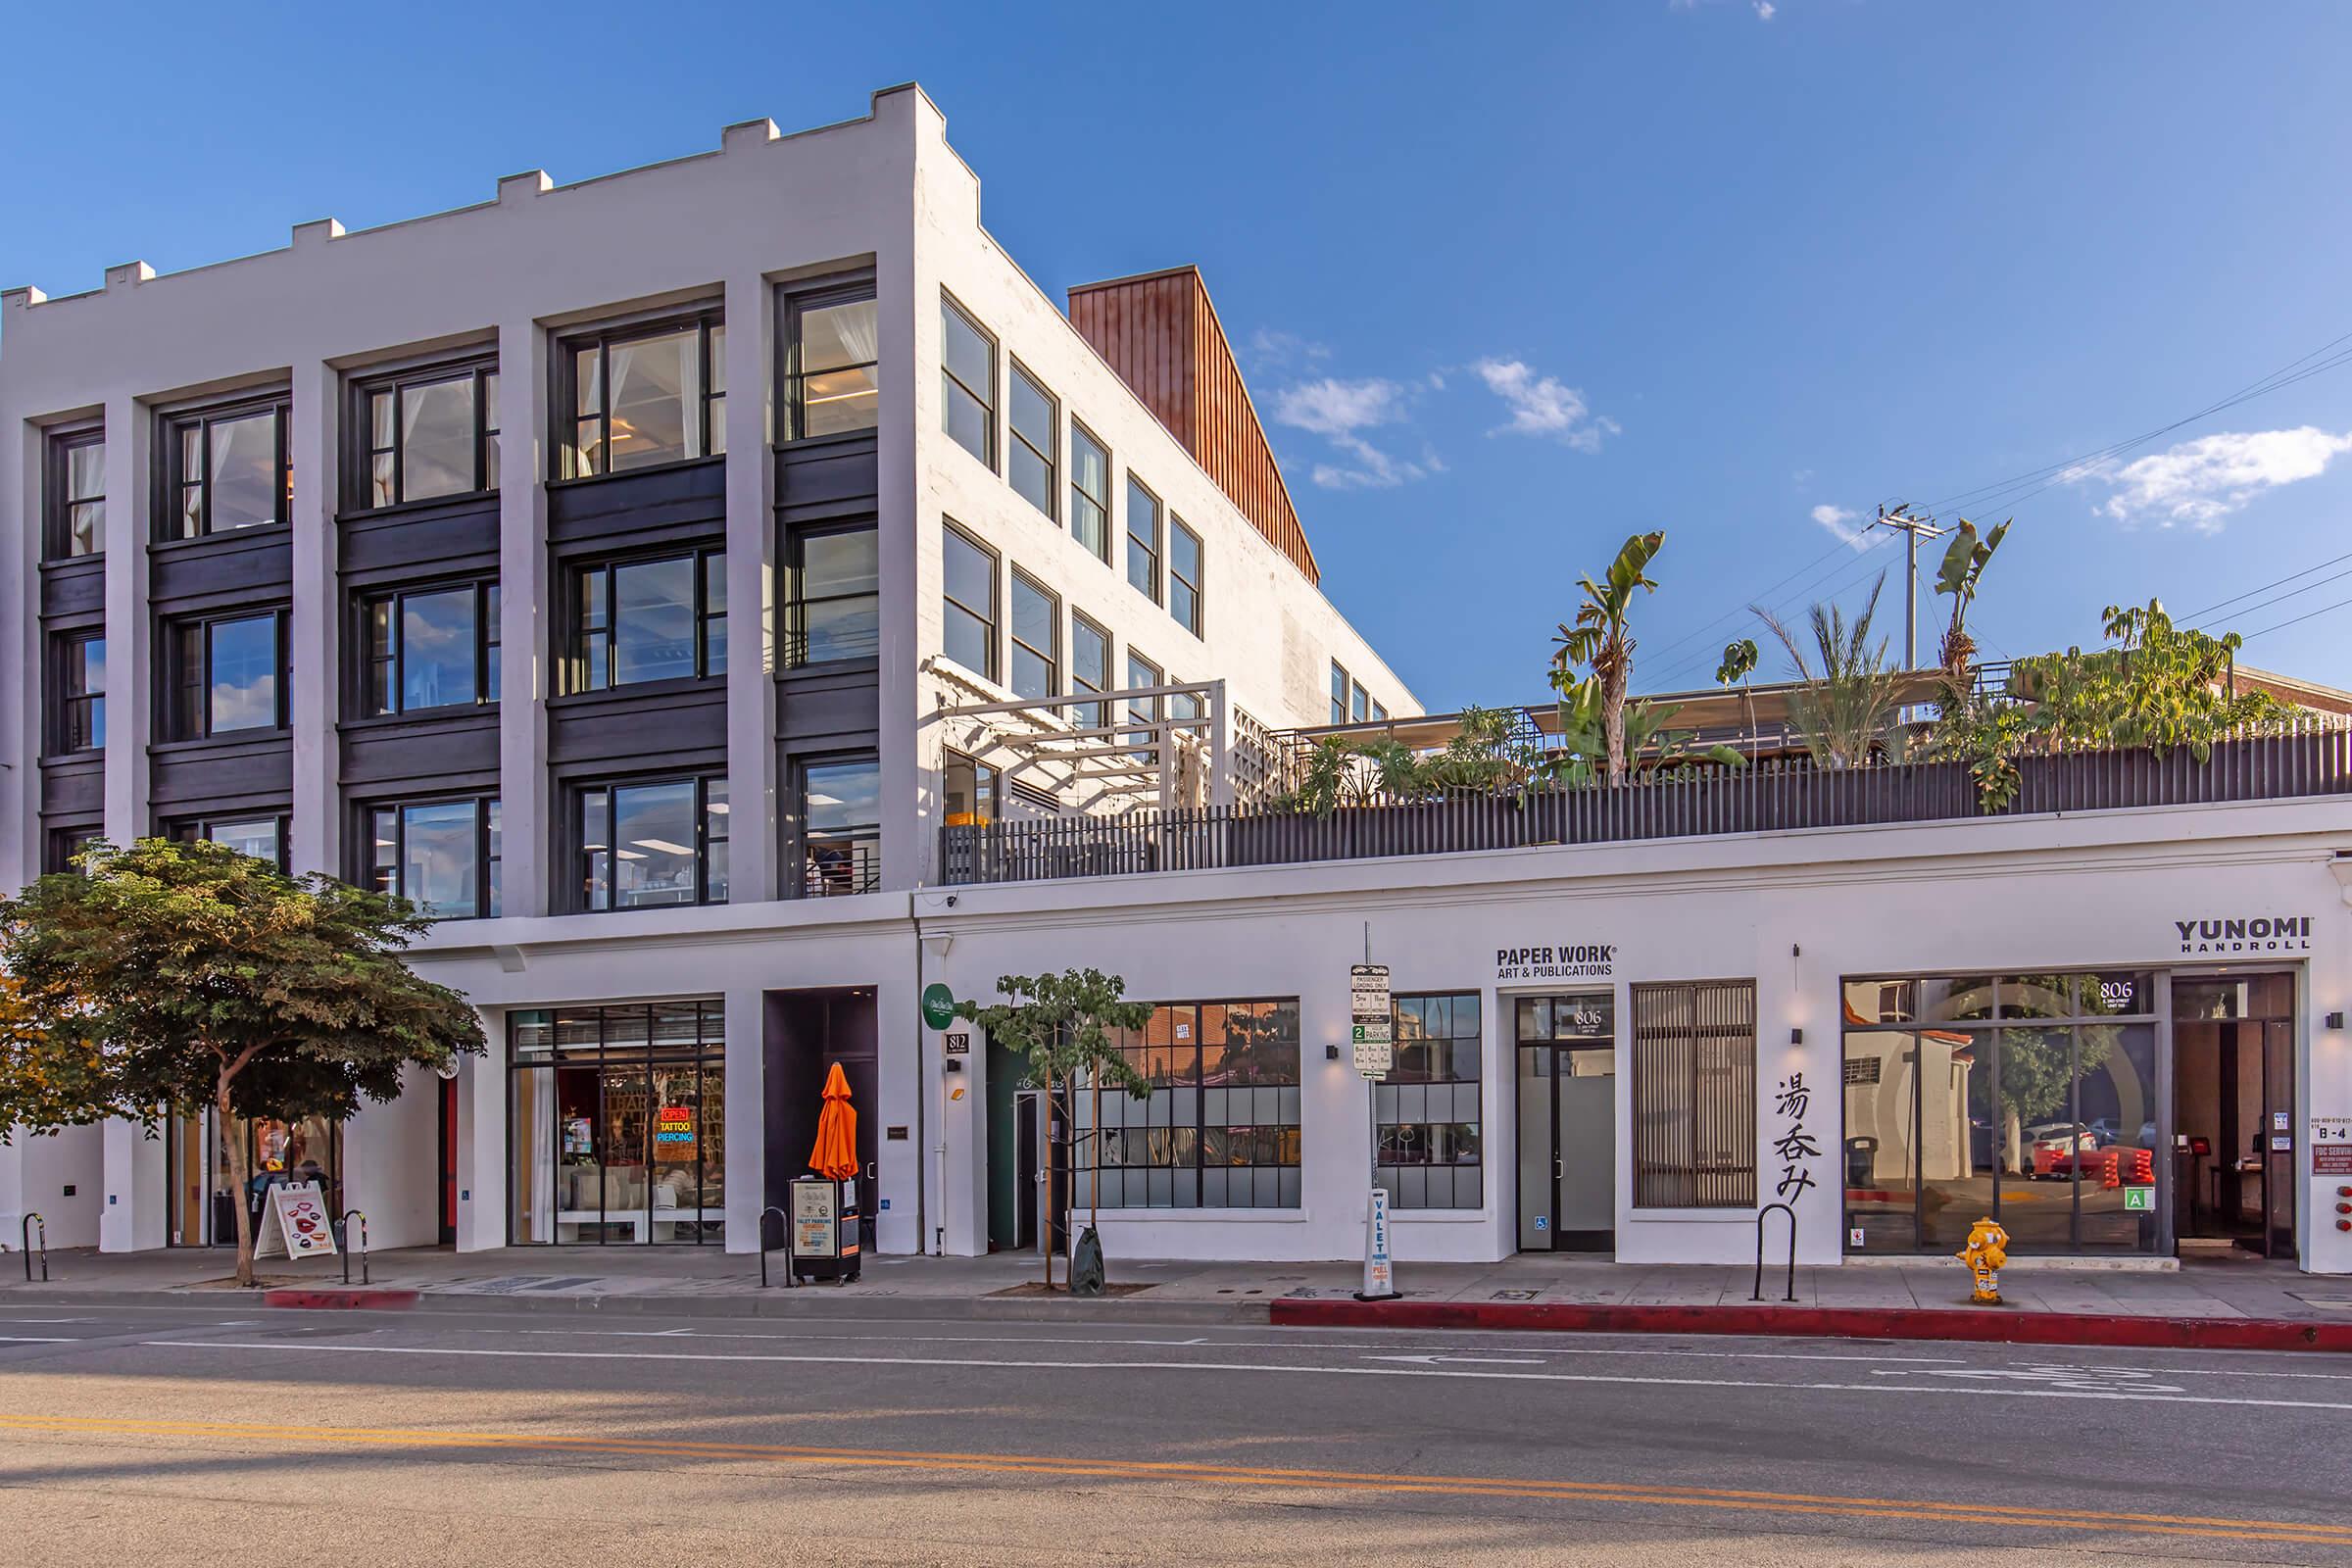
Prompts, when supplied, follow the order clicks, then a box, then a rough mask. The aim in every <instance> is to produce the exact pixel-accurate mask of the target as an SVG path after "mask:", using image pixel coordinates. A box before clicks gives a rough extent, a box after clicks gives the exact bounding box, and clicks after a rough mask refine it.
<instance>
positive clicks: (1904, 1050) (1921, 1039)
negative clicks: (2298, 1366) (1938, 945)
mask: <svg viewBox="0 0 2352 1568" xmlns="http://www.w3.org/2000/svg"><path fill="white" fill-rule="evenodd" d="M2155 1006H2156V1002H2155V984H2154V977H2153V976H2151V975H2149V974H2147V973H2146V972H2144V971H2136V970H2130V971H2103V972H2091V973H2052V974H2015V975H1999V976H1993V975H1962V976H1936V977H1928V976H1895V977H1882V978H1872V979H1859V980H1848V981H1846V982H1845V986H1844V1003H1843V1009H1842V1010H1843V1016H1844V1040H1845V1054H1844V1086H1845V1095H1844V1100H1845V1128H1844V1136H1843V1144H1842V1147H1841V1149H1840V1161H1841V1167H1842V1168H1841V1185H1842V1187H1843V1189H1844V1192H1845V1225H1846V1250H1848V1251H1849V1252H1931V1253H1933V1252H1950V1251H1955V1250H1958V1249H1959V1248H1960V1246H1961V1245H1962V1244H1963V1243H1965V1242H1966V1241H1967V1239H1968V1230H1969V1227H1970V1225H1972V1224H1973V1223H1975V1222H1976V1221H1977V1220H1978V1219H1980V1218H1984V1217H1986V1216H1989V1217H1991V1218H1994V1219H1997V1220H1999V1221H2000V1223H2001V1226H2002V1228H2003V1229H2005V1230H2007V1231H2008V1233H2009V1246H2010V1250H2011V1251H2013V1252H2018V1253H2035V1252H2040V1253H2051V1252H2153V1251H2155V1250H2157V1248H2158V1246H2159V1245H2160V1243H2159V1231H2158V1224H2157V1213H2158V1210H2157V1198H2158V1193H2159V1190H2160V1187H2161V1185H2162V1184H2163V1183H2165V1182H2166V1180H2167V1176H2166V1174H2165V1170H2164V1164H2165V1162H2164V1161H2163V1160H2162V1159H2161V1158H2160V1154H2161V1146H2160V1144H2159V1141H2158V1140H2159V1128H2158V1121H2159V1120H2160V1117H2159V1112H2158V1100H2157V1079H2156V1020H2155V1017H2154V1013H2155Z"/></svg>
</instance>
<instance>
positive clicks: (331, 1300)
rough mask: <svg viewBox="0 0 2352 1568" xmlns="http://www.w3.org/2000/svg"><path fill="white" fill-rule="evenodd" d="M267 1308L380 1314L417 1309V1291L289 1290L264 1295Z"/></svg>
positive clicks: (330, 1287)
mask: <svg viewBox="0 0 2352 1568" xmlns="http://www.w3.org/2000/svg"><path fill="white" fill-rule="evenodd" d="M262 1304H263V1305H264V1306H318V1307H343V1308H348V1309H356V1310H362V1311H376V1312H380V1311H383V1310H386V1309H387V1308H399V1307H408V1306H415V1305H416V1304H417V1293H416V1292H415V1291H393V1290H382V1291H379V1290H368V1289H362V1288H359V1287H356V1286H355V1287H354V1288H352V1289H350V1290H342V1289H338V1288H336V1287H332V1286H327V1287H317V1286H308V1285H304V1286H287V1287H282V1288H280V1289H278V1290H274V1291H264V1292H263V1293H262Z"/></svg>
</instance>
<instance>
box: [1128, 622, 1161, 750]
mask: <svg viewBox="0 0 2352 1568" xmlns="http://www.w3.org/2000/svg"><path fill="white" fill-rule="evenodd" d="M1166 680H1167V675H1166V673H1165V672H1164V671H1162V670H1161V669H1160V667H1159V666H1158V665H1157V664H1154V663H1153V662H1152V661H1150V660H1149V659H1146V658H1145V657H1144V656H1143V655H1141V654H1139V653H1137V652H1136V651H1135V650H1134V649H1133V648H1129V649H1128V650H1127V685H1128V687H1129V688H1130V689H1136V688H1141V687H1146V686H1158V685H1161V684H1163V683H1165V681H1166ZM1127 717H1128V719H1129V720H1130V721H1131V722H1133V723H1138V724H1156V723H1158V722H1159V699H1158V698H1156V697H1130V698H1128V699H1127ZM1127 741H1128V744H1129V745H1132V746H1142V747H1149V746H1150V745H1151V744H1152V735H1151V732H1150V731H1137V732H1135V733H1132V734H1130V735H1129V736H1128V737H1127ZM1135 760H1137V761H1139V762H1148V761H1152V760H1154V759H1153V758H1152V753H1151V752H1150V751H1148V750H1147V751H1140V752H1137V753H1136V754H1135Z"/></svg>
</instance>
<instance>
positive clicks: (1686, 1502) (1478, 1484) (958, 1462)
mask: <svg viewBox="0 0 2352 1568" xmlns="http://www.w3.org/2000/svg"><path fill="white" fill-rule="evenodd" d="M0 1431H19V1432H53V1433H61V1434H73V1435H77V1436H83V1437H110V1436H112V1437H186V1438H221V1439H238V1440H262V1441H266V1442H275V1443H295V1442H303V1443H340V1444H349V1445H353V1446H389V1445H395V1444H401V1445H410V1446H422V1447H439V1448H458V1449H475V1450H480V1449H501V1448H514V1449H539V1450H544V1451H550V1452H564V1453H586V1454H618V1455H629V1456H635V1457H654V1458H679V1459H735V1460H753V1461H761V1462H768V1463H799V1464H813V1465H858V1466H874V1467H881V1468H888V1469H902V1470H952V1471H965V1472H983V1473H995V1474H1013V1475H1039V1476H1062V1477H1069V1478H1073V1479H1103V1480H1127V1481H1192V1482H1201V1483H1211V1484H1216V1485H1222V1486H1249V1487H1282V1488H1289V1489H1296V1490H1309V1491H1336V1492H1365V1493H1380V1494H1397V1495H1403V1494H1423V1495H1456V1496H1482V1497H1493V1496H1499V1497H1529V1498H1536V1499H1543V1500H1551V1501H1577V1502H1619V1503H1634V1504H1641V1505H1646V1506H1652V1507H1669V1508H1676V1507H1679V1508H1715V1509H1732V1510H1739V1511H1743V1512H1756V1513H1777V1514H1826V1515H1833V1516H1838V1517H1846V1518H1870V1519H1913V1520H1926V1521H1930V1522H1935V1523H1944V1524H1968V1525H1976V1526H1980V1527H1981V1526H1985V1525H2000V1526H2007V1527H2010V1528H2017V1529H2034V1528H2039V1529H2057V1530H2077V1531H2113V1532H2117V1533H2124V1534H2130V1533H2139V1534H2147V1535H2165V1536H2192V1537H2202V1538H2207V1539H2215V1540H2234V1541H2275V1542H2287V1543H2299V1544H2310V1545H2335V1546H2344V1547H2347V1548H2352V1526H2347V1525H2329V1524H2318V1523H2311V1522H2306V1521H2301V1520H2288V1519H2243V1518H2229V1517H2212V1516H2204V1515H2193V1514H2155V1513H2126V1512H2112V1511H2102V1510H2095V1509H2080V1508H2063V1509H2062V1508H2035V1507H2032V1506H2027V1505H2020V1504H2005V1503H1978V1502H1946V1501H1938V1500H1935V1499H1910V1498H1898V1497H1863V1496H1838V1495H1816V1494H1810V1493H1784V1492H1741V1491H1734V1490H1729V1489H1725V1488H1714V1487H1677V1486H1667V1485H1664V1484H1659V1483H1647V1482H1605V1481H1564V1480H1563V1481H1545V1480H1533V1479H1524V1478H1519V1477H1512V1476H1412V1475H1381V1474H1378V1473H1374V1472H1367V1471H1354V1470H1299V1469H1276V1468H1259V1467H1254V1466H1252V1467H1243V1466H1237V1465H1223V1464H1210V1463H1205V1462H1191V1461H1184V1460H1123V1459H1085V1458H1061V1457H1054V1456H1052V1455H1033V1454H992V1453H956V1452H929V1451H924V1450H919V1449H894V1448H837V1447H822V1446H809V1445H801V1444H753V1443H693V1442H687V1441H683V1440H671V1439H661V1438H644V1439H639V1438H601V1437H570V1436H565V1435H563V1434H557V1433H536V1432H463V1431H442V1430H435V1429H432V1428H419V1427H297V1426H279V1425H273V1424H265V1423H245V1422H226V1421H168V1420H134V1419H121V1418H111V1417H101V1416H60V1415H17V1414H10V1413H5V1412H0Z"/></svg>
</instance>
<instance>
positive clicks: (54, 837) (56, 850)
mask: <svg viewBox="0 0 2352 1568" xmlns="http://www.w3.org/2000/svg"><path fill="white" fill-rule="evenodd" d="M105 837H106V829H104V828H102V827H99V826H98V825H97V824H95V823H84V824H82V825H80V826H77V827H53V828H51V829H50V830H49V833H48V838H47V841H46V844H45V850H46V853H45V854H44V855H43V856H42V858H41V871H42V873H43V874H44V875H56V874H57V873H59V872H65V871H72V872H75V873H78V872H79V871H80V870H81V867H80V866H78V865H76V864H74V863H73V861H74V858H75V857H77V856H79V855H80V854H81V853H82V852H83V851H84V850H87V849H88V848H89V847H90V846H91V845H93V844H96V843H97V842H99V841H100V840H101V839H103V838H105Z"/></svg>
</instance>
